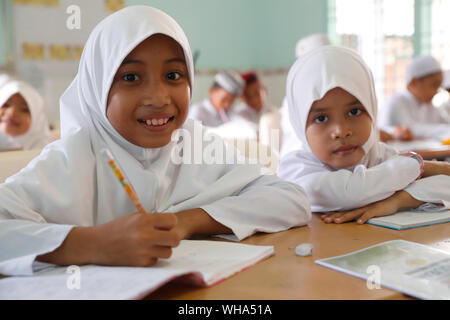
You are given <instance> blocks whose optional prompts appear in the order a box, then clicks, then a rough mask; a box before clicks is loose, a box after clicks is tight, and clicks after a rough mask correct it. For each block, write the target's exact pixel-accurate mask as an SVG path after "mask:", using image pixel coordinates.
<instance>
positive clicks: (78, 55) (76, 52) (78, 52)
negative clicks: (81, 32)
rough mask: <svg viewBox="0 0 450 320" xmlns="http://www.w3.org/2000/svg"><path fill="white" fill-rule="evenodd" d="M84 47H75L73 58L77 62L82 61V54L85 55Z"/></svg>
mask: <svg viewBox="0 0 450 320" xmlns="http://www.w3.org/2000/svg"><path fill="white" fill-rule="evenodd" d="M83 48H84V46H83V45H78V46H74V47H73V58H74V59H76V60H80V59H81V54H82V53H83Z"/></svg>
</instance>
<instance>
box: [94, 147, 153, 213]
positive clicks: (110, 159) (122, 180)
mask: <svg viewBox="0 0 450 320" xmlns="http://www.w3.org/2000/svg"><path fill="white" fill-rule="evenodd" d="M102 152H103V153H104V154H105V155H106V156H107V157H108V164H109V166H110V167H111V169H112V171H113V172H114V174H115V176H116V177H117V179H119V182H120V184H121V185H122V187H123V188H124V189H125V191H126V192H127V194H128V196H129V197H130V199H131V201H132V202H133V204H134V206H135V207H136V209H137V211H138V212H140V213H147V211H146V210H145V208H144V206H143V205H142V204H141V202H140V201H139V198H138V196H137V194H136V192H135V191H134V189H133V187H132V186H131V184H130V182H129V181H128V180H127V178H125V175H124V174H123V173H122V171H121V170H120V168H119V166H118V165H117V162H116V160H114V157H113V155H112V154H111V152H110V151H109V150H108V149H103V150H102Z"/></svg>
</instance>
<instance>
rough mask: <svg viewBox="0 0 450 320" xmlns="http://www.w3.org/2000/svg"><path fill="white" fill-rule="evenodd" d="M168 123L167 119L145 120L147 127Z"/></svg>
mask: <svg viewBox="0 0 450 320" xmlns="http://www.w3.org/2000/svg"><path fill="white" fill-rule="evenodd" d="M168 121H169V118H164V119H148V120H145V123H146V124H147V125H148V126H162V125H163V124H166V123H167V122H168Z"/></svg>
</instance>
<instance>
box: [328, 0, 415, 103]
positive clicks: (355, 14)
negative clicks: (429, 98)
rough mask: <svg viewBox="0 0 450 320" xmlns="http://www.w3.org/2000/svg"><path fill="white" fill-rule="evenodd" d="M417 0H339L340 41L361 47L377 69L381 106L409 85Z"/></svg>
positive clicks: (366, 59) (362, 52) (337, 18)
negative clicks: (409, 64)
mask: <svg viewBox="0 0 450 320" xmlns="http://www.w3.org/2000/svg"><path fill="white" fill-rule="evenodd" d="M414 5H415V3H414V0H395V1H392V0H335V5H334V6H330V9H331V10H333V9H334V10H335V29H336V30H335V33H336V34H335V36H334V37H332V38H333V39H335V40H336V41H337V44H340V45H344V46H348V47H351V48H353V49H355V50H357V51H358V52H359V53H360V54H361V56H362V57H363V59H364V60H365V61H366V63H367V64H368V65H369V67H370V68H371V70H372V72H373V76H374V80H375V86H376V89H377V96H378V101H379V104H380V106H381V105H382V104H383V103H384V100H385V99H386V98H387V97H389V96H390V95H392V94H393V93H394V92H396V91H400V90H402V89H403V88H405V73H406V65H407V64H408V63H409V62H410V61H411V60H412V59H413V55H414V38H413V37H414V12H415V10H414Z"/></svg>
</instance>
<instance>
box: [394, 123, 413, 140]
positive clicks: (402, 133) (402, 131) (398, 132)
mask: <svg viewBox="0 0 450 320" xmlns="http://www.w3.org/2000/svg"><path fill="white" fill-rule="evenodd" d="M392 136H393V137H394V139H397V140H401V141H411V140H414V136H413V134H412V132H411V131H410V130H409V128H408V127H407V126H397V127H395V130H394V132H393V134H392Z"/></svg>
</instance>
